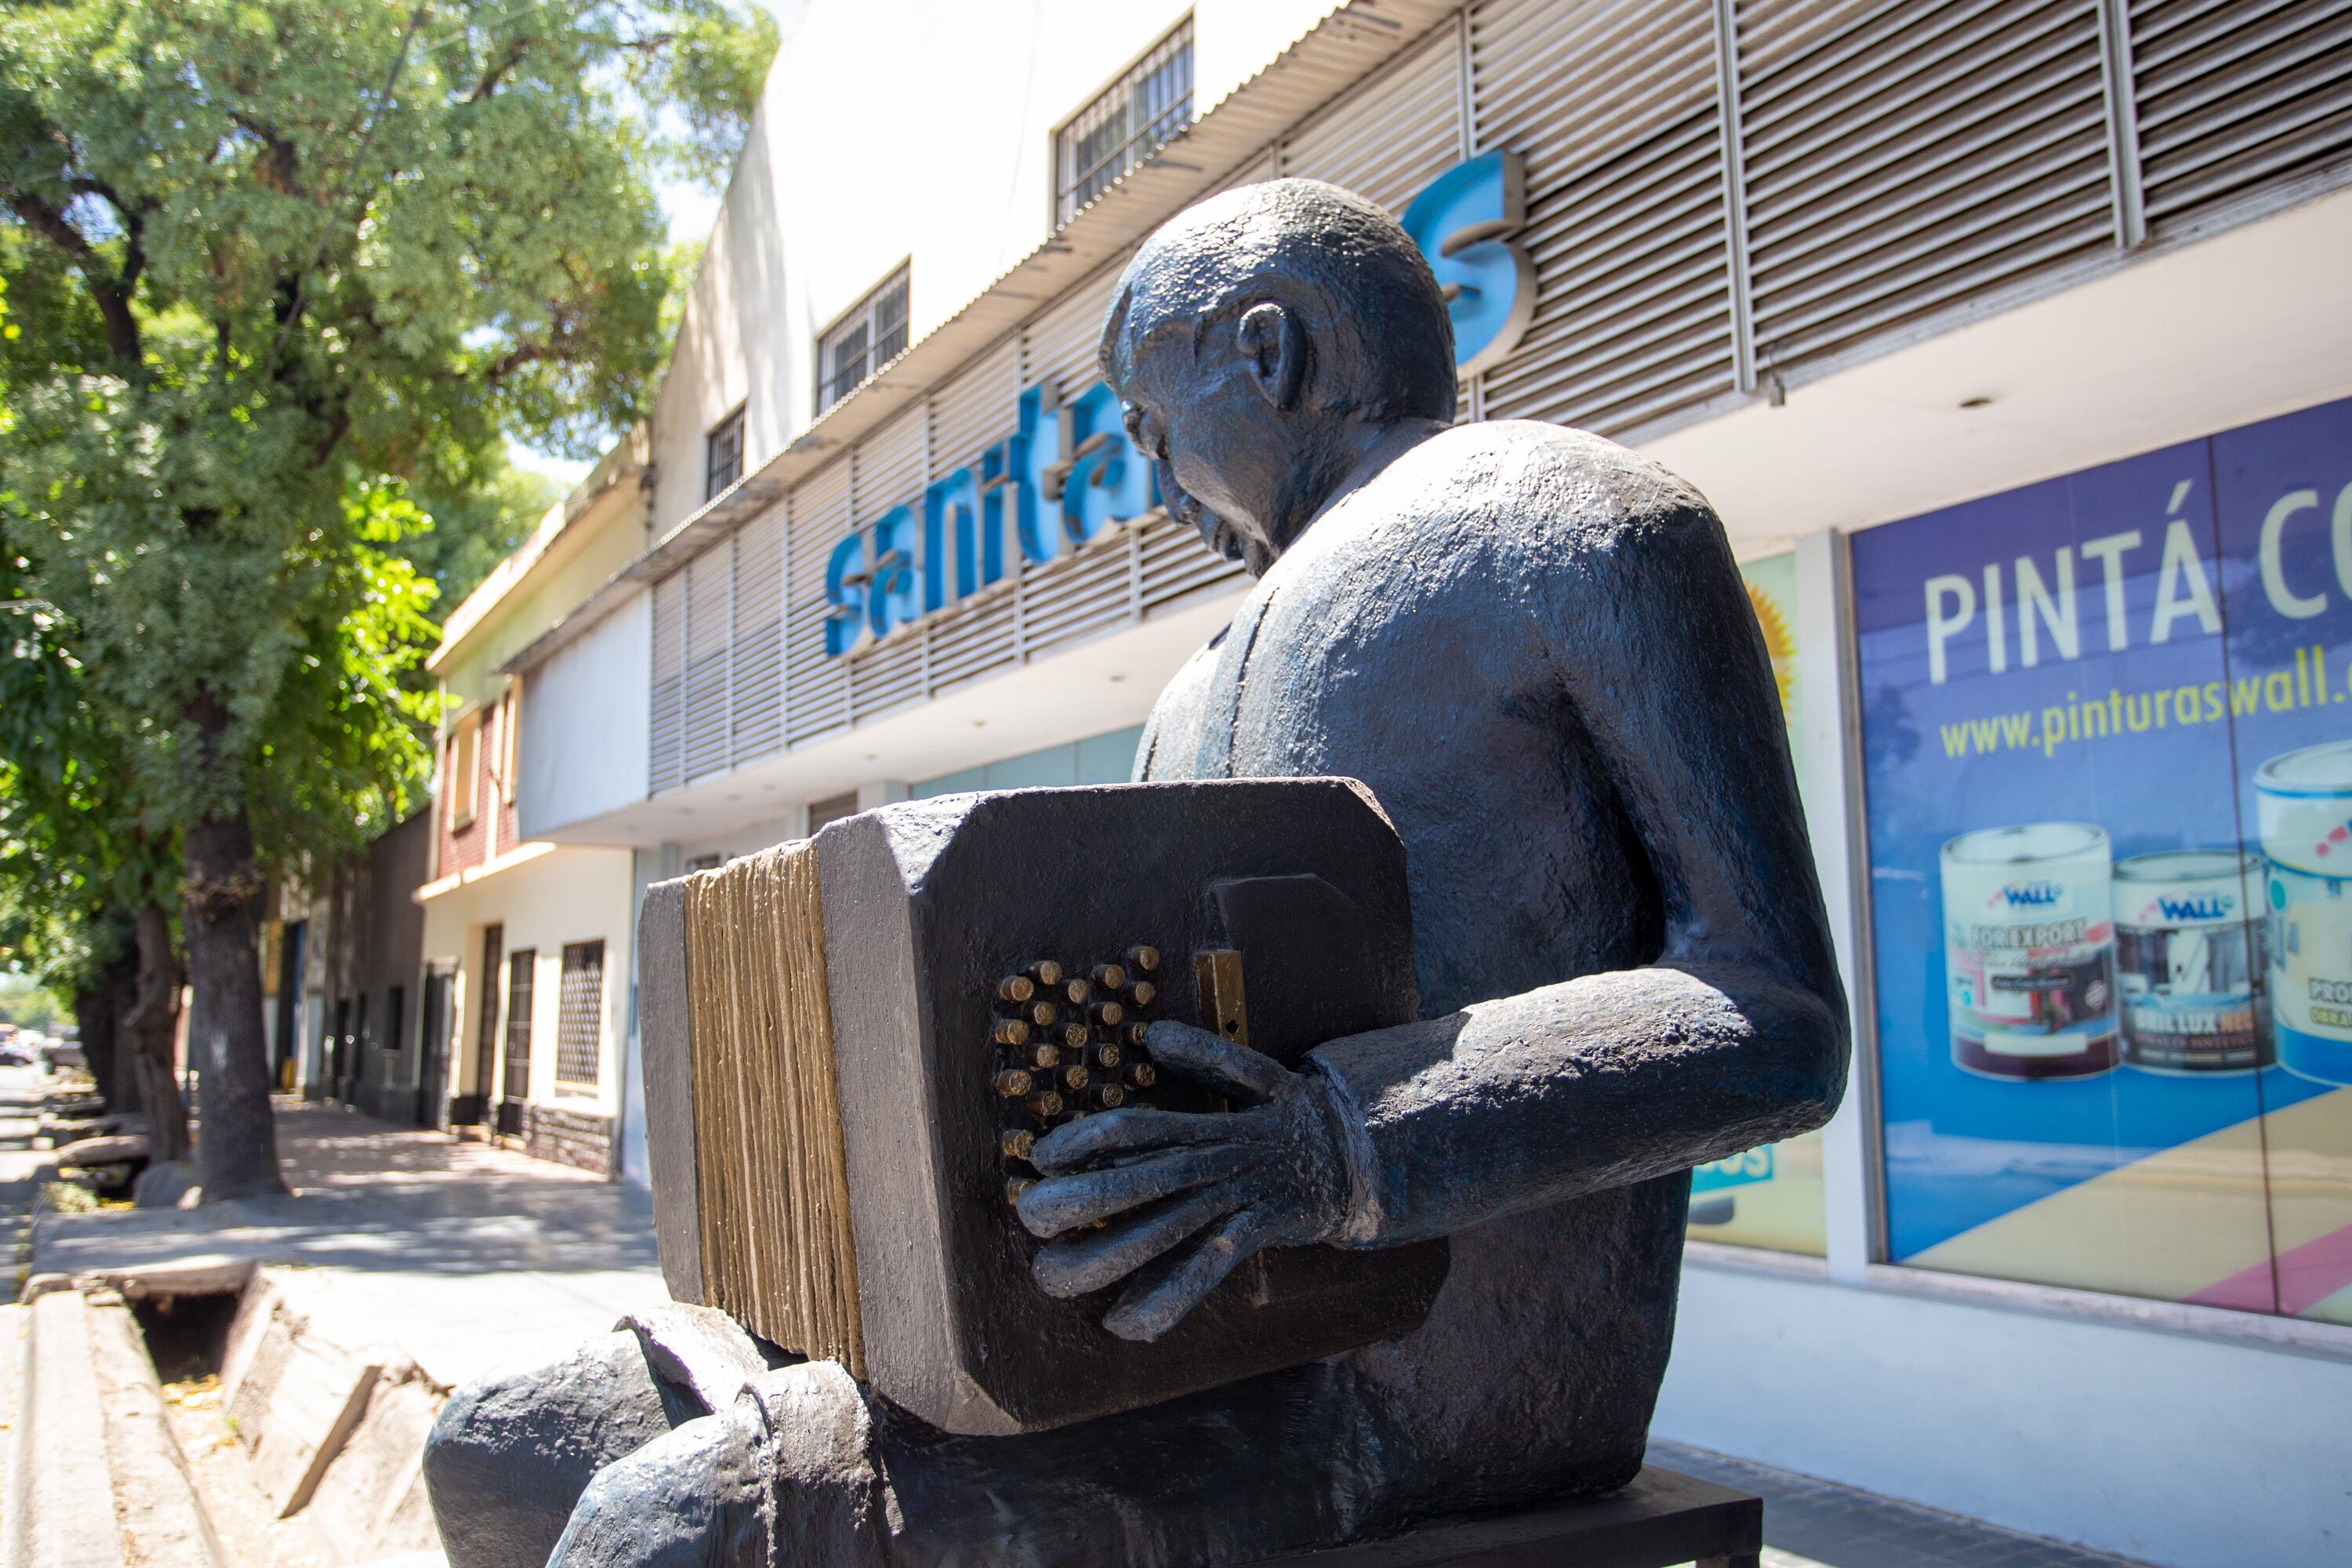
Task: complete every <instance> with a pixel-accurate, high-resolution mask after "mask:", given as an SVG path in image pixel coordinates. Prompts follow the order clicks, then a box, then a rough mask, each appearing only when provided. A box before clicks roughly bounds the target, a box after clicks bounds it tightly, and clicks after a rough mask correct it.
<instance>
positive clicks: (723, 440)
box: [702, 408, 743, 500]
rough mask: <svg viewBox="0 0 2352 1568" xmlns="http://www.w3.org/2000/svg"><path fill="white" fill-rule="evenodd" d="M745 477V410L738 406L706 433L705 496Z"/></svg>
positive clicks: (703, 485)
mask: <svg viewBox="0 0 2352 1568" xmlns="http://www.w3.org/2000/svg"><path fill="white" fill-rule="evenodd" d="M742 477H743V410H742V409H740V408H738V409H736V410H735V412H734V413H732V414H730V415H729V416H727V417H726V418H724V419H721V420H720V421H719V423H718V424H717V425H715V426H711V430H710V434H709V436H707V437H703V448H702V499H703V500H711V499H713V498H714V497H716V496H717V495H718V494H719V491H720V490H723V489H726V488H727V487H728V486H729V485H731V484H733V483H734V482H735V481H736V480H737V479H741V478H742Z"/></svg>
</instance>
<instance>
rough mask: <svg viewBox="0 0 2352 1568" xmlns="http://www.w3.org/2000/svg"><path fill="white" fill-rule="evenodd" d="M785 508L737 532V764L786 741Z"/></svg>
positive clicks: (733, 699)
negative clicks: (784, 702) (784, 698)
mask: <svg viewBox="0 0 2352 1568" xmlns="http://www.w3.org/2000/svg"><path fill="white" fill-rule="evenodd" d="M783 661H784V512H783V509H782V508H781V507H779V508H777V509H776V510H773V511H772V512H769V513H768V514H767V515H766V516H765V517H762V518H760V519H758V520H757V521H752V522H749V523H746V524H745V525H744V526H743V529H742V531H740V532H739V533H738V534H736V536H735V636H734V653H733V659H732V664H733V673H732V678H731V680H732V686H733V690H732V692H731V693H730V702H729V704H728V706H729V718H730V721H731V722H732V724H733V726H734V734H733V738H732V741H731V742H730V746H729V754H730V758H731V759H732V760H733V762H734V763H736V765H738V766H740V765H741V764H742V763H747V762H749V761H751V759H752V758H753V757H764V756H766V755H767V754H768V753H769V752H773V751H775V750H776V749H777V748H779V747H781V746H782V744H783V743H784V710H783V695H784V662H783Z"/></svg>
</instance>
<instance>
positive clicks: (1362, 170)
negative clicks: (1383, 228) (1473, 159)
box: [1282, 27, 1462, 213]
mask: <svg viewBox="0 0 2352 1568" xmlns="http://www.w3.org/2000/svg"><path fill="white" fill-rule="evenodd" d="M1461 155H1462V49H1461V44H1460V41H1459V38H1458V37H1457V35H1456V33H1455V31H1454V29H1453V28H1451V27H1445V28H1441V29H1440V30H1439V32H1438V34H1437V36H1436V37H1433V38H1431V39H1430V40H1429V41H1428V42H1426V43H1423V44H1422V45H1420V46H1418V47H1415V48H1414V49H1413V50H1412V53H1411V54H1409V55H1407V56H1406V57H1405V58H1402V59H1401V60H1399V61H1398V62H1397V63H1396V64H1395V65H1393V66H1391V67H1390V68H1388V69H1386V70H1384V71H1382V72H1381V74H1380V75H1378V76H1376V77H1374V78H1373V79H1371V80H1370V81H1368V82H1366V83H1364V85H1363V86H1361V87H1360V88H1358V89H1355V90H1354V91H1353V92H1350V93H1349V95H1348V96H1347V97H1346V98H1345V99H1344V100H1341V101H1340V102H1339V103H1338V104H1337V105H1335V106H1334V107H1333V108H1331V109H1330V110H1328V111H1326V112H1325V113H1323V114H1321V115H1318V116H1317V117H1316V119H1315V121H1313V122H1312V123H1311V124H1309V125H1307V127H1306V128H1305V129H1303V130H1301V131H1299V132H1297V134H1296V135H1294V136H1292V137H1291V138H1290V139H1289V140H1288V141H1287V142H1285V143H1284V144H1283V149H1282V172H1283V173H1284V174H1296V175H1299V176H1302V177H1304V178H1307V179H1313V180H1328V181H1330V182H1331V183H1332V184H1335V185H1342V186H1345V187H1346V188H1347V189H1349V190H1351V191H1353V192H1355V193H1356V194H1357V195H1360V196H1362V197H1364V198H1365V199H1366V200H1368V201H1374V202H1378V203H1379V204H1380V205H1382V206H1384V207H1387V208H1388V209H1389V210H1390V211H1391V212H1397V213H1401V212H1402V211H1403V210H1404V208H1405V204H1406V203H1408V202H1410V201H1412V198H1413V197H1414V196H1415V195H1419V194H1420V192H1421V188H1422V187H1423V185H1426V184H1429V182H1430V181H1432V180H1433V179H1435V178H1436V177H1437V176H1438V175H1439V174H1443V173H1444V172H1445V170H1446V169H1447V168H1448V167H1449V166H1451V165H1452V164H1453V163H1455V162H1456V161H1457V160H1458V159H1459V158H1460V157H1461Z"/></svg>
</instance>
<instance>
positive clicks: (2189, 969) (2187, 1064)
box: [2115, 849, 2271, 1073]
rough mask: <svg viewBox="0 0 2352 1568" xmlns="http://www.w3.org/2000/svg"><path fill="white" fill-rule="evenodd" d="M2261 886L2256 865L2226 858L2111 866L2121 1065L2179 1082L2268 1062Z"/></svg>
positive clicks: (2181, 856) (2203, 852) (2230, 852)
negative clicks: (2185, 1076) (2184, 1076)
mask: <svg viewBox="0 0 2352 1568" xmlns="http://www.w3.org/2000/svg"><path fill="white" fill-rule="evenodd" d="M2262 888H2263V858H2262V857H2261V856H2259V855H2247V854H2242V853H2241V852H2240V851H2238V850H2235V849H2179V850H2174V851H2172V852H2170V853H2168V854H2163V855H2136V856H2134V857H2133V858H2130V859H2128V860H2125V861H2122V862H2120V863H2118V864H2117V865H2116V887H2115V911H2116V992H2117V994H2118V996H2119V997H2120V1000H2121V1004H2122V1008H2123V1055H2124V1060H2125V1061H2126V1062H2128V1063H2130V1064H2131V1065H2132V1066H2133V1067H2137V1068H2148V1069H2149V1070H2151V1071H2155V1072H2180V1073H2210V1072H2251V1071H2252V1070H2253V1069H2254V1068H2258V1067H2263V1066H2265V1065H2267V1064H2268V1063H2269V1061H2270V1059H2271V1040H2270V1027H2269V1019H2268V1016H2267V1013H2268V1008H2267V1006H2266V1005H2265V1003H2266V997H2265V995H2264V986H2263V981H2264V979H2265V976H2264V973H2263V970H2264V965H2263V926H2264V924H2265V921H2263V918H2262V914H2261V904H2260V902H2259V900H2260V899H2261V897H2262V891H2261V889H2262ZM2249 905H2252V908H2251V909H2250V908H2249Z"/></svg>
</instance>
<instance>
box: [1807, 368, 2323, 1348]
mask: <svg viewBox="0 0 2352 1568" xmlns="http://www.w3.org/2000/svg"><path fill="white" fill-rule="evenodd" d="M1853 578H1854V590H1855V618H1856V628H1857V634H1858V637H1859V643H1860V647H1859V677H1860V682H1861V700H1862V706H1863V752H1864V785H1865V792H1866V796H1867V814H1868V826H1869V846H1870V870H1871V893H1872V910H1871V918H1872V922H1873V933H1874V960H1875V965H1876V968H1875V975H1874V980H1875V990H1876V1003H1877V1026H1878V1039H1879V1069H1880V1080H1881V1099H1882V1105H1883V1109H1884V1113H1885V1162H1886V1170H1885V1175H1886V1204H1887V1215H1886V1218H1887V1229H1888V1236H1889V1244H1890V1245H1889V1250H1890V1252H1891V1254H1892V1256H1893V1257H1894V1258H1895V1260H1896V1261H1898V1262H1905V1263H1912V1264H1916V1265H1920V1266H1924V1267H1928V1268H1945V1269H1951V1270H1955V1271H1958V1272H1962V1273H1974V1274H1985V1275H1994V1276H2000V1277H2004V1278H2009V1279H2023V1280H2031V1281H2037V1282H2042V1283H2048V1284H2054V1285H2066V1286H2077V1287H2083V1288H2086V1289H2100V1290H2111V1291H2116V1292H2120V1293H2126V1294H2133V1295H2141V1296H2149V1297H2156V1298H2159V1299H2162V1300H2181V1301H2192V1302H2200V1303H2203V1304H2208V1305H2214V1306H2226V1307H2236V1308H2242V1309H2247V1310H2261V1311H2286V1312H2290V1313H2308V1314H2311V1315H2315V1316H2323V1317H2335V1318H2338V1319H2341V1320H2345V1321H2352V1091H2347V1089H2346V1087H2345V1086H2347V1085H2352V892H2347V890H2346V889H2347V882H2352V872H2347V873H2345V874H2344V875H2345V880H2339V879H2337V878H2336V876H2335V875H2333V874H2332V873H2333V872H2334V871H2335V870H2336V863H2335V862H2333V861H2331V860H2330V858H2329V857H2330V856H2332V855H2334V854H2336V853H2337V852H2338V850H2337V846H2338V845H2339V844H2343V843H2345V842H2347V840H2352V744H2343V743H2341V742H2352V713H2347V712H2339V711H2336V707H2337V705H2338V704H2341V703H2344V702H2346V701H2347V698H2348V697H2352V404H2345V405H2333V406H2330V407H2327V408H2322V409H2315V410H2310V411H2307V412H2305V413H2304V414H2300V415H2295V416H2288V417H2286V418H2284V419H2278V420H2272V421H2269V422H2266V423H2265V424H2263V425H2260V426H2252V427H2249V428H2247V429H2244V430H2239V431H2234V432H2231V433H2229V434H2227V435H2223V436H2219V437H2213V438H2211V439H2210V440H2200V441H2192V442H2189V443H2185V444H2183V445H2181V446H2178V447H2169V448H2167V449H2165V450H2162V451H2158V452H2151V453H2147V454H2145V455H2143V456H2141V457H2137V458H2129V459H2126V460H2125V461H2122V462H2118V463H2112V464H2109V465H2106V466H2105V467H2104V468H2095V469H2092V470H2089V471H2087V472H2085V473H2082V474H2077V475H2074V476H2072V477H2070V478H2066V479H2054V480H2051V481H2048V482H2046V483H2043V484H2039V485H2033V486H2030V487H2027V488H2026V489H2020V490H2014V491H2011V492H2009V493H2007V494H2004V495H2000V496H1994V497H1990V498H1988V499H1986V500H1979V501H1972V502H1969V503H1967V504H1965V505H1962V506H1958V507H1953V508H1949V509H1947V510H1943V511H1940V512H1937V513H1933V514H1930V515H1928V516H1926V517H1920V518H1915V519H1912V520H1909V521H1905V522H1900V523H1892V524H1888V525H1886V526H1885V527H1883V528H1877V529H1873V530H1871V531H1868V532H1865V533H1863V534H1861V535H1859V536H1857V537H1856V538H1855V540H1854V541H1853ZM2342 853H2343V855H2344V858H2345V862H2346V863H2352V848H2347V849H2344V850H2343V851H2342ZM2338 910H2345V911H2347V913H2346V915H2345V916H2344V917H2343V918H2340V919H2339V917H2338ZM2339 986H2340V987H2341V988H2342V990H2343V991H2344V993H2345V995H2344V998H2343V1000H2344V1003H2345V1005H2344V1006H2343V1007H2342V1008H2341V1009H2340V1010H2339V1009H2338V1007H2337V1006H2336V1001H2335V998H2336V990H2337V988H2338V987H2339Z"/></svg>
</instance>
